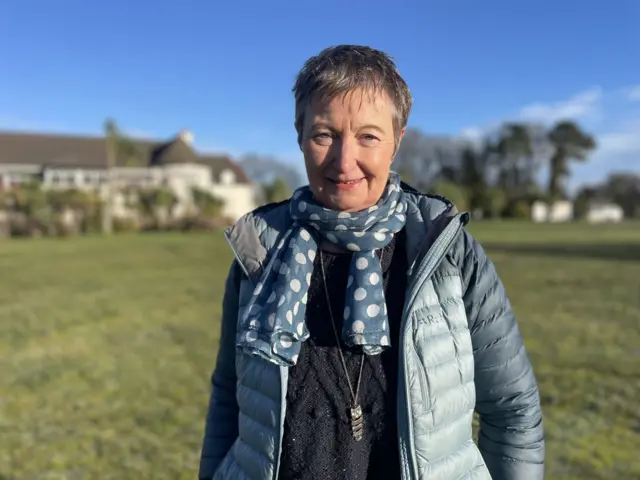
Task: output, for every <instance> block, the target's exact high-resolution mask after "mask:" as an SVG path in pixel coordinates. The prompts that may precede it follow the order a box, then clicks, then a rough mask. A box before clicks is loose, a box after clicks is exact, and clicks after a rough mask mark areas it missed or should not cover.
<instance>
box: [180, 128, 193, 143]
mask: <svg viewBox="0 0 640 480" xmlns="http://www.w3.org/2000/svg"><path fill="white" fill-rule="evenodd" d="M178 137H179V138H180V140H182V141H183V142H184V143H186V144H187V145H193V133H191V131H189V130H187V129H183V130H180V133H179V134H178Z"/></svg>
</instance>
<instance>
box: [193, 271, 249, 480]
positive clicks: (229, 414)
mask: <svg viewBox="0 0 640 480" xmlns="http://www.w3.org/2000/svg"><path fill="white" fill-rule="evenodd" d="M240 276H241V273H240V269H239V268H238V266H237V264H236V262H233V265H232V266H231V270H230V272H229V275H228V277H227V281H226V286H225V293H224V299H223V303H222V328H221V334H220V346H219V349H218V358H217V360H216V366H215V368H214V371H213V375H212V376H211V384H212V390H211V396H210V398H209V409H208V411H207V418H206V424H205V432H204V440H203V444H202V453H201V456H200V473H199V474H198V478H199V479H200V480H210V479H211V478H213V475H214V473H215V471H216V469H217V468H218V465H220V463H221V462H222V459H223V458H224V456H225V455H226V454H227V452H228V451H229V449H230V448H231V446H232V445H233V442H234V441H235V440H236V438H237V437H238V403H237V400H236V366H235V348H236V347H235V337H236V325H237V318H238V295H239V284H240Z"/></svg>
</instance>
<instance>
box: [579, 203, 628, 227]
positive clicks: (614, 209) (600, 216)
mask: <svg viewBox="0 0 640 480" xmlns="http://www.w3.org/2000/svg"><path fill="white" fill-rule="evenodd" d="M586 219H587V222H589V223H619V222H621V221H622V220H624V211H623V210H622V207H621V206H620V205H618V204H615V203H612V202H597V203H596V202H594V203H591V204H590V205H589V208H588V210H587V215H586Z"/></svg>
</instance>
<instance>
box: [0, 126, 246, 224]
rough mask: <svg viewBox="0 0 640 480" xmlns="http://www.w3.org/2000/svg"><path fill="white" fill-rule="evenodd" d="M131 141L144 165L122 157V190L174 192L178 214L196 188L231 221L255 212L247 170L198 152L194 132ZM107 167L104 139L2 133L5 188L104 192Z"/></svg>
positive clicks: (0, 182)
mask: <svg viewBox="0 0 640 480" xmlns="http://www.w3.org/2000/svg"><path fill="white" fill-rule="evenodd" d="M128 141H129V142H130V144H131V145H132V146H133V147H134V149H135V156H136V158H138V159H140V160H141V163H139V164H138V165H137V166H127V160H128V159H125V158H122V155H120V156H119V157H118V159H117V162H116V167H115V168H114V169H113V170H112V174H111V175H112V183H113V184H114V185H115V186H116V187H117V186H121V187H122V186H132V187H167V188H170V189H171V190H172V191H173V192H174V194H175V195H176V197H177V198H178V201H179V204H178V210H180V209H184V208H186V206H187V205H188V204H189V202H190V201H191V189H192V188H194V187H196V188H199V189H202V190H205V191H207V192H209V193H211V194H213V195H214V196H216V197H218V198H220V199H221V200H223V201H224V202H225V207H224V210H223V214H224V215H225V216H226V217H228V218H230V219H231V220H236V219H238V218H239V217H241V216H242V215H244V214H245V213H247V212H249V211H250V210H252V209H253V208H255V192H254V186H253V185H252V183H251V182H250V181H249V179H248V178H247V176H246V175H245V173H244V172H243V170H242V169H241V168H240V167H239V166H238V165H237V164H236V163H234V162H233V161H232V160H231V159H230V158H229V157H226V156H221V155H202V154H199V153H198V152H196V151H195V150H194V149H193V146H192V141H193V137H192V135H191V133H190V132H188V131H183V132H181V133H180V134H179V135H177V136H176V137H174V138H172V139H170V140H168V141H159V140H138V139H128ZM106 167H107V146H106V142H105V138H104V137H87V136H85V137H83V136H68V135H50V134H36V133H13V132H0V189H8V188H12V187H13V186H16V185H20V184H22V183H25V182H29V181H31V180H34V179H38V180H41V181H42V184H43V186H44V187H45V188H64V189H71V188H73V189H79V190H91V189H93V190H98V191H100V190H101V187H102V186H103V185H104V184H105V180H106V177H107V168H106ZM116 210H117V206H116ZM114 213H116V215H117V211H116V212H114Z"/></svg>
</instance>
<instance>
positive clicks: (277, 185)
mask: <svg viewBox="0 0 640 480" xmlns="http://www.w3.org/2000/svg"><path fill="white" fill-rule="evenodd" d="M262 191H263V195H264V200H265V202H266V203H275V202H281V201H283V200H286V199H287V198H289V197H290V196H291V193H292V192H291V188H289V185H287V182H285V180H284V179H283V178H280V177H277V178H275V179H274V180H273V181H272V182H271V183H268V184H266V185H264V186H263V187H262Z"/></svg>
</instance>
